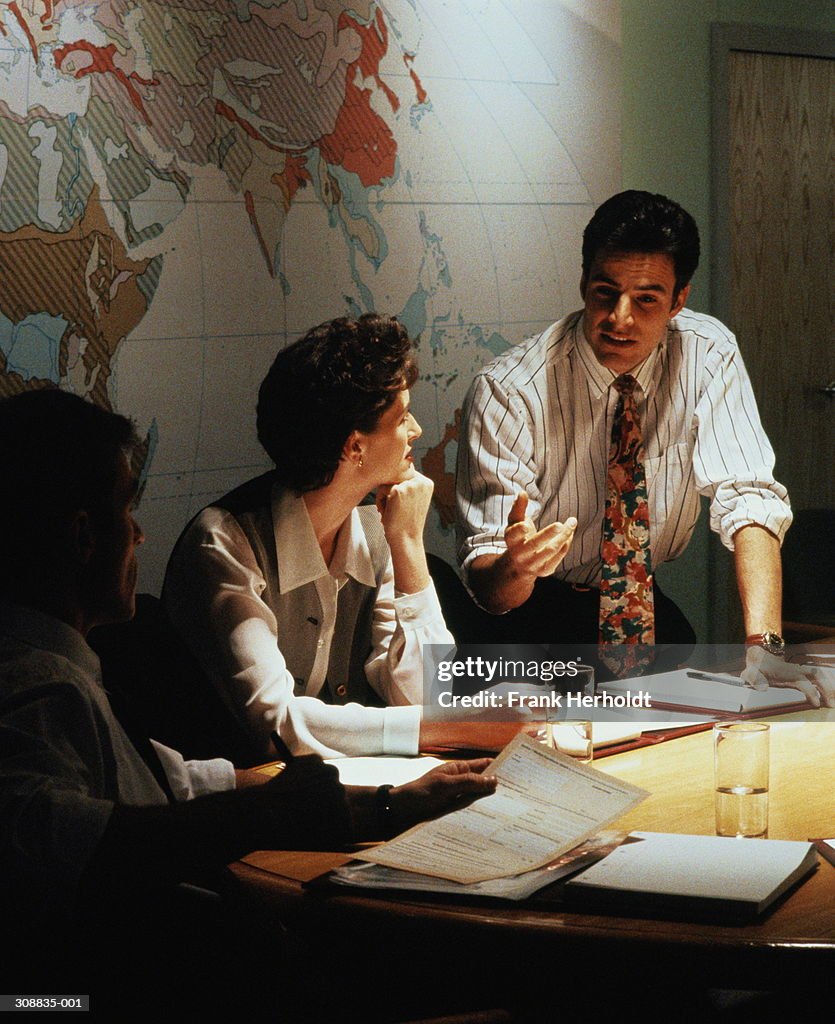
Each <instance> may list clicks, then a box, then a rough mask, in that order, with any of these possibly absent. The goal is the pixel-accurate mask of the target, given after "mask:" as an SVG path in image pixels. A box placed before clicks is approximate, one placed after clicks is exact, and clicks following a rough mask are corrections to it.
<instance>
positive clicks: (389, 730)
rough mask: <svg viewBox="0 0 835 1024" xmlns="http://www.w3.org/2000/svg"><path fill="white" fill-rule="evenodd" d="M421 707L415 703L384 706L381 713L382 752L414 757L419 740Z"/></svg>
mask: <svg viewBox="0 0 835 1024" xmlns="http://www.w3.org/2000/svg"><path fill="white" fill-rule="evenodd" d="M420 720H421V709H420V707H418V706H417V705H410V706H408V707H402V708H385V709H384V714H383V753H384V754H391V755H399V756H400V757H414V756H415V754H417V752H418V743H419V740H420Z"/></svg>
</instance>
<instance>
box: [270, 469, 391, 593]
mask: <svg viewBox="0 0 835 1024" xmlns="http://www.w3.org/2000/svg"><path fill="white" fill-rule="evenodd" d="M272 508H273V531H274V535H275V549H276V553H277V555H278V566H279V568H278V586H279V592H280V593H282V594H286V593H288V592H289V591H291V590H296V589H297V588H298V587H303V586H305V584H307V583H312V582H313V581H314V580H317V579H320V578H321V577H323V576H327V575H328V573H330V574H331V575H332V576H334V577H335V578H336V579H339V578H340V577H342V576H345V575H348V576H352V577H353V578H354V579H355V580H356V581H357V582H358V583H363V584H365V586H368V587H373V586H376V577H375V575H374V566H373V564H372V561H371V552H370V550H369V548H368V541H367V540H366V538H365V530H363V528H362V523H361V522H360V518H359V513H358V512H357V510H356V509H353V511H352V512H351V514H350V516H348V518H347V519H346V520H345V522H344V523H343V524H342V526H341V528H340V530H339V533H338V534H337V535H336V548H335V549H334V554H333V558H332V559H331V565H330V568H328V566H327V565H325V560H324V558H323V557H322V549H321V548H320V547H319V542H318V541H317V540H316V534H315V533H314V532H313V524H312V523H311V522H310V516H309V515H308V514H307V506H306V505H305V503H304V498H302V497H301V496H300V495H298V494H295V493H294V492H292V491H286V490H283V489H282V488H281V487H279V486H278V485H277V484H276V485H274V486H273V498H272Z"/></svg>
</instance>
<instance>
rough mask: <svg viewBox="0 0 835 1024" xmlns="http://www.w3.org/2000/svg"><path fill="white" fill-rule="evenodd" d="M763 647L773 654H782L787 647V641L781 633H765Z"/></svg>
mask: <svg viewBox="0 0 835 1024" xmlns="http://www.w3.org/2000/svg"><path fill="white" fill-rule="evenodd" d="M763 647H765V649H766V650H767V651H770V652H771V653H772V654H782V653H783V652H784V651H785V649H786V642H785V641H784V640H783V638H782V637H781V636H780V634H779V633H763Z"/></svg>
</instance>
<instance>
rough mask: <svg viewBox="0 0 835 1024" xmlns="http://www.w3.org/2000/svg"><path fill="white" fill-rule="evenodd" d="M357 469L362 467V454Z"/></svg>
mask: <svg viewBox="0 0 835 1024" xmlns="http://www.w3.org/2000/svg"><path fill="white" fill-rule="evenodd" d="M357 469H362V456H361V455H360V457H359V459H358V460H357Z"/></svg>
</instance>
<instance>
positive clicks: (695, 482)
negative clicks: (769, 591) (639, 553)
mask: <svg viewBox="0 0 835 1024" xmlns="http://www.w3.org/2000/svg"><path fill="white" fill-rule="evenodd" d="M632 374H633V376H634V377H636V378H637V381H638V387H637V388H636V391H635V397H636V401H637V403H638V411H639V415H640V416H641V422H642V425H643V436H644V446H645V452H646V457H645V462H644V469H645V472H646V477H647V486H648V495H649V508H650V544H651V551H652V561H653V565H659V564H661V563H662V562H666V561H669V560H670V559H673V558H676V557H677V556H678V555H680V554H681V553H682V552H683V551H684V549H685V548H686V547H687V544H688V542H689V541H690V538H691V537H692V535H693V530H694V528H695V525H696V520H697V518H698V515H699V496H700V495H704V496H705V497H707V498H708V499H709V500H710V525H711V528H712V529H713V530H714V531H716V532H717V533H718V534H719V536H720V538H721V539H722V543H723V544H724V545H725V546H726V547H728V548H730V549H733V535H734V534H735V533H736V531H737V530H739V529H741V528H742V527H743V526H746V525H749V524H757V525H760V526H763V527H765V528H766V529H768V530H769V531H770V532H771V533H773V534H774V535H775V536H776V537H777V538H778V539H779V540H782V538H783V535H784V533H785V531H786V530H787V529H788V526H789V524H790V523H791V511H790V508H789V503H788V499H787V494H786V489H785V488H784V487H783V486H782V485H781V484H779V483H777V482H776V481H775V479H774V475H773V469H774V453H773V451H772V448H771V445H770V444H769V441H768V438H767V437H766V436H765V433H764V431H763V429H762V425H761V423H760V418H759V414H758V412H757V405H756V401H755V399H754V395H753V392H752V390H751V383H750V381H749V379H748V374H747V372H746V370H745V366H744V365H743V362H742V356H741V355H740V352H739V348H738V346H737V343H736V339H735V338H734V336H733V335H732V334H731V333H730V332H729V331H728V330H727V329H726V328H725V327H724V326H723V325H722V324H721V323H720V322H719V321H718V320H715V319H714V318H713V317H709V316H705V315H703V314H700V313H694V312H692V311H690V310H688V309H683V310H682V311H681V312H680V313H679V314H678V316H676V317H675V318H674V319H672V320H671V322H670V325H669V328H668V330H667V334H666V337H665V338H664V339H663V340H662V342H661V343H660V344H659V345H658V346H657V347H656V348H655V349H654V350H653V351H652V352H651V353H650V355H649V356H648V357H647V358H646V359H645V360H644V362H643V363H642V364H640V366H638V367H636V369H635V370H633V371H632ZM616 376H617V375H616V374H614V373H613V372H612V371H611V370H609V369H608V368H606V367H604V366H601V365H600V363H598V361H597V359H596V358H595V356H594V352H593V350H592V349H591V346H590V345H589V344H588V342H587V340H586V338H585V336H584V333H583V327H582V313H581V312H577V313H573V314H571V315H570V316H568V317H565V318H564V319H563V320H560V321H559V322H558V323H556V324H553V325H552V326H551V327H549V328H548V329H547V330H545V331H544V332H543V333H542V334H540V335H538V336H537V337H535V338H533V339H531V340H530V341H528V342H526V343H524V344H522V345H519V346H516V347H515V348H513V349H511V350H510V351H509V352H507V353H505V354H504V355H503V356H501V357H500V358H499V359H496V360H493V361H492V362H491V363H489V364H488V365H486V366H485V367H484V368H483V369H482V371H481V372H480V373H479V374H478V376H477V377H476V379H475V381H474V382H473V385H472V387H471V388H470V391H469V393H468V395H467V400H466V403H465V406H464V416H463V423H464V427H463V430H462V438H461V441H460V443H459V449H458V452H459V455H458V478H457V492H458V493H457V498H458V531H459V541H460V547H459V557H460V560H461V562H462V564H463V565H464V566H465V567H466V566H468V565H469V564H470V563H471V562H472V561H473V559H475V558H477V557H478V556H479V555H483V554H491V553H495V554H501V553H502V552H503V551H504V550H505V544H504V530H505V527H506V526H507V516H508V513H509V512H510V508H511V505H512V504H513V501H514V498H515V496H516V494H517V493H518V492H519V491H526V492H527V494H528V496H529V499H530V502H529V505H528V515H529V516H530V518H531V519H532V520H533V522H534V523H535V524H536V525H537V528H538V529H541V528H543V527H544V526H547V525H548V524H549V523H553V522H557V521H559V522H564V521H565V520H566V519H567V518H568V517H569V516H576V517H577V520H578V526H577V530H576V533H575V536H574V541H573V543H572V545H571V547H570V548H569V551H568V554H567V555H566V557H565V559H564V560H563V562H562V564H561V565H560V566H559V568H558V569H557V571H556V573H555V575H556V576H557V577H558V578H560V579H564V580H567V581H568V582H570V583H577V584H582V585H587V586H588V585H597V584H599V581H600V572H601V558H600V545H601V524H602V522H603V515H604V508H605V501H606V476H607V467H608V449H609V439H610V437H611V431H612V420H613V417H614V411H615V406H616V404H617V398H618V394H617V391H616V390H615V389H614V388H613V387H612V386H611V384H612V382H613V381H614V380H615V377H616Z"/></svg>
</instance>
